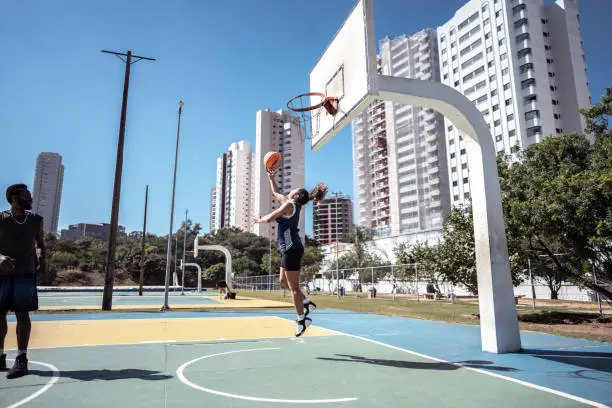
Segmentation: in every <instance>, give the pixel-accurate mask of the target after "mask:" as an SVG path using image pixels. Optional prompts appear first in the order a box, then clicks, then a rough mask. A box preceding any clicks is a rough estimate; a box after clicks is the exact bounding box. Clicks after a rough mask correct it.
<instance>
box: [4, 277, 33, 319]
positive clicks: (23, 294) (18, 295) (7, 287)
mask: <svg viewBox="0 0 612 408" xmlns="http://www.w3.org/2000/svg"><path fill="white" fill-rule="evenodd" d="M34 310H38V291H37V290H36V275H35V274H33V273H32V274H18V275H8V276H7V275H3V276H0V311H3V312H6V311H13V312H32V311H34Z"/></svg>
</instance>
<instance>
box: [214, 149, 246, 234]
mask: <svg viewBox="0 0 612 408" xmlns="http://www.w3.org/2000/svg"><path fill="white" fill-rule="evenodd" d="M252 160H253V150H252V148H251V144H250V143H249V142H247V141H240V142H237V143H232V144H231V145H230V147H229V149H228V151H227V152H226V153H223V154H222V155H221V156H220V157H219V158H218V159H217V185H216V187H214V192H213V191H211V224H212V229H213V230H217V229H220V228H225V227H237V228H240V229H241V230H243V231H251V225H252V211H251V188H252V187H251V185H252V179H251V175H252V167H251V166H252Z"/></svg>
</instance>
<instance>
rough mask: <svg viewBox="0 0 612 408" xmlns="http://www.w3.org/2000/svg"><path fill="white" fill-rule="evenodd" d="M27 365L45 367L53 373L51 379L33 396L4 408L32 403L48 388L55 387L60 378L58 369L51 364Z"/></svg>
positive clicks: (14, 407)
mask: <svg viewBox="0 0 612 408" xmlns="http://www.w3.org/2000/svg"><path fill="white" fill-rule="evenodd" d="M7 361H15V360H14V359H7ZM28 362H29V363H32V364H38V365H41V366H44V367H47V368H48V369H50V370H51V371H53V377H51V379H50V380H49V381H48V382H47V384H45V386H44V387H42V388H41V389H39V390H38V391H36V392H35V393H34V394H32V395H30V396H28V397H26V398H24V399H22V400H21V401H17V402H16V403H14V404H13V405H9V406H8V407H6V408H17V407H20V406H22V405H23V404H27V403H28V402H30V401H32V400H33V399H34V398H36V397H38V396H40V395H41V394H42V393H44V392H46V391H48V390H49V388H51V387H53V386H54V385H55V383H57V381H58V380H59V378H60V371H59V369H58V368H57V367H56V366H54V365H53V364H48V363H43V362H41V361H28Z"/></svg>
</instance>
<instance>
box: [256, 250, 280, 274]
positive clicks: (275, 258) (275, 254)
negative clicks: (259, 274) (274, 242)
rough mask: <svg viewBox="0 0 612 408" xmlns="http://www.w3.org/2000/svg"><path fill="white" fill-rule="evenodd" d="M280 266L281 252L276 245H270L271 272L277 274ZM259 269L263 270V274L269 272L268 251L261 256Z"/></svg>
mask: <svg viewBox="0 0 612 408" xmlns="http://www.w3.org/2000/svg"><path fill="white" fill-rule="evenodd" d="M280 267H281V254H280V251H279V250H278V248H277V247H276V246H272V271H271V272H270V273H271V274H273V275H274V274H277V273H279V271H280ZM260 269H261V270H262V271H263V272H265V273H264V274H267V273H269V269H270V254H269V252H268V253H266V254H264V255H263V256H262V257H261V265H260Z"/></svg>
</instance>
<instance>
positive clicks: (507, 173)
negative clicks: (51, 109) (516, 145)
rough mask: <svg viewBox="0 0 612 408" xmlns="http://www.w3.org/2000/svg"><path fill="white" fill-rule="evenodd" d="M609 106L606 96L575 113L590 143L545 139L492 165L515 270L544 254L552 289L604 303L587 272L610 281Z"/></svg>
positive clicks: (577, 138) (574, 137) (569, 137)
mask: <svg viewBox="0 0 612 408" xmlns="http://www.w3.org/2000/svg"><path fill="white" fill-rule="evenodd" d="M611 103H612V91H611V90H610V89H608V90H607V93H606V96H605V97H604V98H603V99H602V102H601V103H598V104H596V105H595V106H593V107H592V108H590V109H587V110H584V111H582V112H583V114H584V115H585V118H586V120H587V126H588V129H589V130H590V131H592V132H593V133H594V134H593V136H594V143H593V144H591V143H590V141H589V140H588V139H587V137H585V136H584V135H578V134H565V135H562V136H557V137H554V136H549V137H547V138H545V139H544V140H543V141H542V142H541V143H538V144H535V145H532V146H530V147H528V148H527V149H525V150H524V151H522V152H520V153H519V159H520V161H519V162H518V163H514V162H512V161H511V160H510V158H508V157H504V158H502V159H501V160H500V165H499V173H500V184H501V190H502V203H503V207H504V214H505V218H506V227H507V234H508V237H509V239H508V241H509V247H513V248H514V250H515V251H517V253H520V254H521V255H522V256H520V258H523V261H522V264H523V265H522V266H523V267H524V263H525V261H526V259H527V258H529V259H536V258H541V256H542V255H544V256H545V257H546V258H547V259H548V260H549V261H550V262H551V263H552V265H554V268H552V266H551V267H546V268H541V269H539V270H541V271H542V273H543V275H544V278H545V279H548V280H549V282H550V283H551V284H553V285H554V284H555V283H554V281H558V280H564V281H570V282H574V283H576V284H578V285H581V286H584V287H587V288H589V289H591V290H593V291H596V292H598V293H599V294H600V295H602V296H604V297H605V298H607V299H608V300H609V301H612V292H610V291H609V290H608V289H606V288H605V287H603V286H602V285H598V284H596V283H595V281H594V279H593V276H592V273H591V271H592V270H593V269H595V270H599V271H600V272H601V271H603V274H600V276H598V278H599V280H600V281H601V280H607V281H608V282H610V281H612V276H610V274H612V272H610V270H611V269H612V268H611V266H612V247H611V246H610V241H611V236H612V207H611V203H612V159H611V158H610V157H611V156H612V141H611V139H612V131H611V130H608V129H607V126H608V121H607V116H609V114H610V112H611V111H612V105H611ZM560 254H562V255H560ZM551 268H552V269H551ZM538 273H539V272H538Z"/></svg>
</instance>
